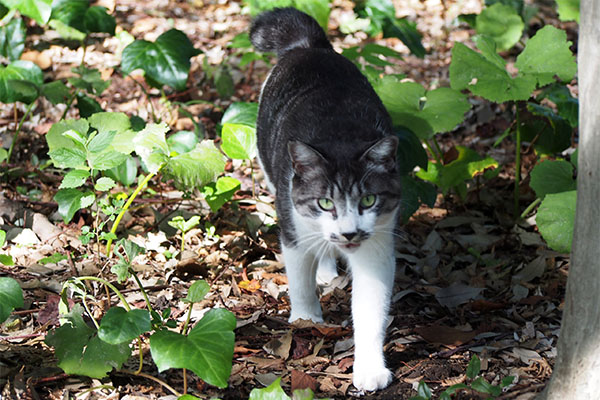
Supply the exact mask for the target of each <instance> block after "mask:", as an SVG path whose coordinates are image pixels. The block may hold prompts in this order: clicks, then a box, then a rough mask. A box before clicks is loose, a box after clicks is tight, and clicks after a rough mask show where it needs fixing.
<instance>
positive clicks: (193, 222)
mask: <svg viewBox="0 0 600 400" xmlns="http://www.w3.org/2000/svg"><path fill="white" fill-rule="evenodd" d="M199 223H200V217H199V216H198V215H194V216H193V217H191V218H190V219H188V220H187V221H186V220H185V218H183V217H182V216H181V215H178V216H176V217H173V219H171V220H170V221H169V225H170V226H172V227H173V228H175V229H178V230H180V231H181V232H183V233H187V232H188V231H189V230H190V229H193V228H194V227H196V226H197V225H198V224H199Z"/></svg>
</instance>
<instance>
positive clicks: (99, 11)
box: [83, 6, 117, 36]
mask: <svg viewBox="0 0 600 400" xmlns="http://www.w3.org/2000/svg"><path fill="white" fill-rule="evenodd" d="M106 11H107V10H106V8H104V7H100V6H92V7H90V8H88V9H87V11H86V12H85V15H84V17H83V22H84V26H85V30H86V31H87V32H104V33H108V34H109V35H111V36H114V35H115V28H116V27H117V22H116V21H115V18H114V17H113V16H112V15H109V14H108V13H107V12H106Z"/></svg>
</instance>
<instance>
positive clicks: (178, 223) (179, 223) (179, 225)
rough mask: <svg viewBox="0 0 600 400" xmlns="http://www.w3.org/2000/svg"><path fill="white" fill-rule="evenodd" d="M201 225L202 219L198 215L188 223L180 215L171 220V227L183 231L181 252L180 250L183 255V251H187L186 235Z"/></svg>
mask: <svg viewBox="0 0 600 400" xmlns="http://www.w3.org/2000/svg"><path fill="white" fill-rule="evenodd" d="M199 223H200V217H199V216H197V215H194V216H193V217H191V218H190V219H188V220H187V221H186V220H185V218H183V217H182V216H181V215H178V216H176V217H173V219H171V220H170V221H169V225H170V226H172V227H173V228H175V229H177V230H178V231H181V250H180V253H181V254H183V250H184V249H185V234H186V233H187V232H188V231H189V230H191V229H193V228H195V227H196V226H198V224H199Z"/></svg>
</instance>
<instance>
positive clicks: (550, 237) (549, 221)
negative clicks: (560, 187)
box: [535, 190, 577, 253]
mask: <svg viewBox="0 0 600 400" xmlns="http://www.w3.org/2000/svg"><path fill="white" fill-rule="evenodd" d="M576 202H577V191H576V190H570V191H566V192H560V193H551V194H547V195H546V196H545V197H544V200H542V203H541V204H540V207H539V209H538V212H537V215H536V218H535V221H536V224H537V226H538V229H539V231H540V233H541V234H542V237H543V238H544V240H546V242H547V243H548V246H550V247H551V248H552V249H554V250H556V251H559V252H562V253H570V252H571V244H572V242H573V226H574V224H575V204H576Z"/></svg>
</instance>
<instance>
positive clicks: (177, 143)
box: [167, 131, 198, 154]
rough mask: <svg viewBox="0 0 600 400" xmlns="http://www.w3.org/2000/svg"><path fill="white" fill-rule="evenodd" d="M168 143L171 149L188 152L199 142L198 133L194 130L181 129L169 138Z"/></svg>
mask: <svg viewBox="0 0 600 400" xmlns="http://www.w3.org/2000/svg"><path fill="white" fill-rule="evenodd" d="M167 144H168V145H169V149H170V150H171V151H175V152H177V153H178V154H182V153H187V152H188V151H190V150H192V149H193V148H194V147H196V145H197V144H198V135H196V133H195V132H192V131H179V132H177V133H174V134H172V135H170V136H169V137H168V138H167Z"/></svg>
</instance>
